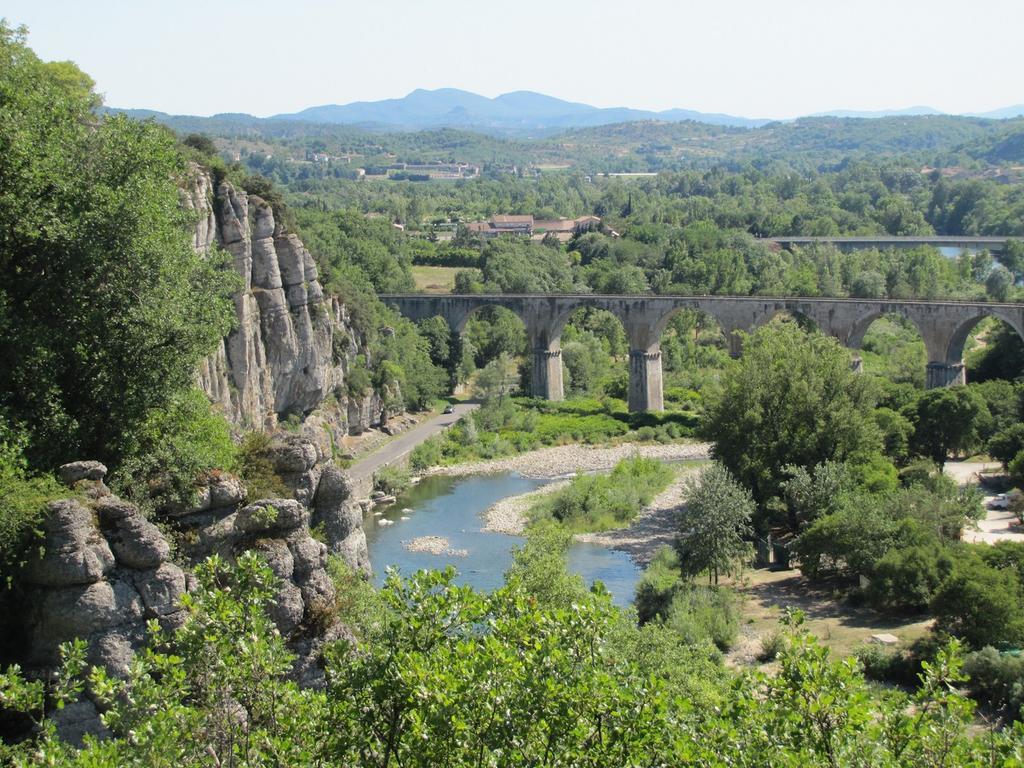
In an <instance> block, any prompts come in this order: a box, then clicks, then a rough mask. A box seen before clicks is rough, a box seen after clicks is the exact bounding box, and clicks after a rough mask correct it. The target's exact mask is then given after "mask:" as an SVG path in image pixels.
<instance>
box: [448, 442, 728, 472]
mask: <svg viewBox="0 0 1024 768" xmlns="http://www.w3.org/2000/svg"><path fill="white" fill-rule="evenodd" d="M636 454H639V455H640V456H644V457H648V458H653V459H660V460H662V461H671V462H676V461H700V460H704V459H708V458H710V455H711V444H710V443H671V444H669V445H637V444H635V443H623V444H622V445H614V446H611V447H606V448H601V447H593V446H586V445H555V446H551V447H550V448H541V449H540V450H537V451H531V452H530V453H524V454H520V455H519V456H509V457H507V458H503V459H491V460H488V461H473V462H468V463H465V464H456V465H454V466H451V467H436V468H434V469H432V470H431V471H430V473H431V474H439V475H450V476H453V477H462V476H464V475H480V474H489V473H494V472H518V473H519V474H520V475H523V476H524V477H531V478H541V479H548V478H551V479H553V478H559V477H565V476H567V475H574V474H576V473H577V472H604V471H607V470H610V469H611V468H612V467H614V466H615V465H616V464H617V463H618V462H619V461H621V460H622V459H625V458H629V457H630V456H633V455H636Z"/></svg>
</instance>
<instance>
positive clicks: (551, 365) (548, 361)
mask: <svg viewBox="0 0 1024 768" xmlns="http://www.w3.org/2000/svg"><path fill="white" fill-rule="evenodd" d="M562 386H563V385H562V349H561V347H557V346H556V347H554V348H553V349H552V348H548V349H543V348H541V349H534V350H533V367H532V368H531V371H530V394H531V395H533V396H534V397H543V398H544V399H546V400H554V401H556V402H557V401H559V400H564V399H565V391H564V390H563V388H562Z"/></svg>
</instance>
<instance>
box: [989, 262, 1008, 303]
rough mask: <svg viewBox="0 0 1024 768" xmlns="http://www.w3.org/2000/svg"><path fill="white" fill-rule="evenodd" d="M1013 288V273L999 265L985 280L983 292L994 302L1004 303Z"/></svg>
mask: <svg viewBox="0 0 1024 768" xmlns="http://www.w3.org/2000/svg"><path fill="white" fill-rule="evenodd" d="M1011 288H1013V273H1012V272H1010V270H1008V269H1007V268H1006V267H1004V266H1002V265H1001V264H999V265H997V266H996V267H995V269H993V270H992V271H991V272H989V273H988V277H986V278H985V292H986V293H988V295H989V296H990V297H992V298H993V299H995V300H996V301H1006V300H1007V299H1008V298H1009V296H1010V289H1011Z"/></svg>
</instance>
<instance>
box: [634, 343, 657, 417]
mask: <svg viewBox="0 0 1024 768" xmlns="http://www.w3.org/2000/svg"><path fill="white" fill-rule="evenodd" d="M663 410H665V395H664V390H663V387H662V376H661V346H660V345H658V344H655V345H654V346H653V347H650V348H648V349H631V350H629V411H630V413H636V412H638V411H663Z"/></svg>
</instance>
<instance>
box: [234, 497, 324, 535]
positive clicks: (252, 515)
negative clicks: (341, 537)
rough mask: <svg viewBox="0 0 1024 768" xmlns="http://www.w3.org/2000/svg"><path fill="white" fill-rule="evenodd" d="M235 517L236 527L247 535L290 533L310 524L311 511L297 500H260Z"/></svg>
mask: <svg viewBox="0 0 1024 768" xmlns="http://www.w3.org/2000/svg"><path fill="white" fill-rule="evenodd" d="M234 517H235V527H236V528H237V529H238V530H240V531H243V532H245V533H260V532H264V531H290V530H292V529H294V528H298V527H299V526H300V525H302V524H304V523H307V522H308V520H309V510H307V509H306V507H304V506H303V505H302V504H300V503H299V502H297V501H296V500H295V499H260V500H259V501H256V502H254V503H252V504H249V505H248V506H245V507H242V508H241V509H240V510H238V512H236V513H235V515H234Z"/></svg>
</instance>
